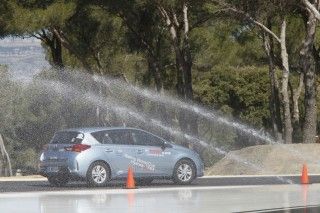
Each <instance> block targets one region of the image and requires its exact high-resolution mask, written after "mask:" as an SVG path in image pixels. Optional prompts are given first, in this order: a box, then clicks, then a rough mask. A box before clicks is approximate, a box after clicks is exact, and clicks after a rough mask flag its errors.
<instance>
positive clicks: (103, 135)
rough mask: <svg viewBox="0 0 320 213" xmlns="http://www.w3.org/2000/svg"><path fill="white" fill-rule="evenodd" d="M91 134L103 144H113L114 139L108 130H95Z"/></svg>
mask: <svg viewBox="0 0 320 213" xmlns="http://www.w3.org/2000/svg"><path fill="white" fill-rule="evenodd" d="M91 135H92V136H93V137H94V138H95V139H96V140H97V141H99V142H100V143H102V144H112V143H113V141H112V139H111V138H110V136H109V132H108V131H99V132H94V133H91Z"/></svg>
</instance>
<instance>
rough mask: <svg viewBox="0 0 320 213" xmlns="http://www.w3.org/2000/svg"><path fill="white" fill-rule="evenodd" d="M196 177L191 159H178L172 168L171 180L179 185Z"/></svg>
mask: <svg viewBox="0 0 320 213" xmlns="http://www.w3.org/2000/svg"><path fill="white" fill-rule="evenodd" d="M195 177H196V167H195V165H194V163H193V162H192V161H191V160H188V159H182V160H180V161H178V162H177V163H176V165H175V167H174V170H173V182H174V183H176V184H179V185H187V184H190V183H191V182H192V181H193V180H194V179H195Z"/></svg>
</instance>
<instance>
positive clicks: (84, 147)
mask: <svg viewBox="0 0 320 213" xmlns="http://www.w3.org/2000/svg"><path fill="white" fill-rule="evenodd" d="M90 147H91V146H90V145H87V144H75V145H72V146H68V147H65V148H64V149H65V150H66V151H69V152H82V151H85V150H87V149H89V148H90Z"/></svg>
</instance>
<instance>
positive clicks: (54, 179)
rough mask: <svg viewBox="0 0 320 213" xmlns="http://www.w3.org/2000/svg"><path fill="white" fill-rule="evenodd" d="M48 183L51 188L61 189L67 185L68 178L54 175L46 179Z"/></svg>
mask: <svg viewBox="0 0 320 213" xmlns="http://www.w3.org/2000/svg"><path fill="white" fill-rule="evenodd" d="M48 181H49V183H50V185H51V186H55V187H62V186H65V185H67V183H68V182H69V177H68V176H66V175H55V176H50V177H48Z"/></svg>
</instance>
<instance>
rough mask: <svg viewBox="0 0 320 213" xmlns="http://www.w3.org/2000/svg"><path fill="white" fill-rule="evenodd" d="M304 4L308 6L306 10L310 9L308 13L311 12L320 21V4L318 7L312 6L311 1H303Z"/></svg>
mask: <svg viewBox="0 0 320 213" xmlns="http://www.w3.org/2000/svg"><path fill="white" fill-rule="evenodd" d="M302 2H303V4H304V5H305V6H306V8H307V9H308V11H311V12H312V13H313V14H314V16H315V17H316V19H318V20H319V21H320V12H319V10H318V9H319V3H318V5H317V7H316V6H314V5H313V4H311V3H310V2H309V0H302Z"/></svg>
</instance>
